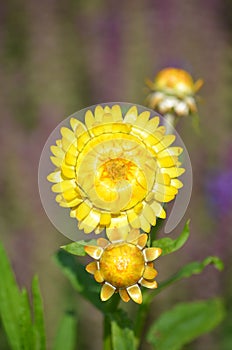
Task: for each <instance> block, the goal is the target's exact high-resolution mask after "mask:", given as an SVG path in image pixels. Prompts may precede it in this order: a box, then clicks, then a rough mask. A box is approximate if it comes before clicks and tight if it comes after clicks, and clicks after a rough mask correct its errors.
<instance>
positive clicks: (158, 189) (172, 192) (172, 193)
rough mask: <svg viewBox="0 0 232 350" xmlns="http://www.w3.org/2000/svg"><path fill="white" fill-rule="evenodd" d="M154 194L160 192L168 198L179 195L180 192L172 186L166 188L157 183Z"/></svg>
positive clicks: (153, 190)
mask: <svg viewBox="0 0 232 350" xmlns="http://www.w3.org/2000/svg"><path fill="white" fill-rule="evenodd" d="M152 192H155V193H156V192H159V193H161V194H163V195H167V196H175V195H176V194H177V193H178V190H177V189H176V188H175V187H172V186H165V185H161V184H158V183H156V184H155V186H154V187H153V189H152Z"/></svg>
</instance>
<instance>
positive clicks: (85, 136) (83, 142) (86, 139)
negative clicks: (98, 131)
mask: <svg viewBox="0 0 232 350" xmlns="http://www.w3.org/2000/svg"><path fill="white" fill-rule="evenodd" d="M91 132H92V129H91ZM89 140H91V136H90V134H89V133H88V132H85V133H83V134H81V135H80V136H79V137H78V139H77V149H78V151H79V152H81V151H82V149H83V147H84V146H85V145H86V143H87V142H89Z"/></svg>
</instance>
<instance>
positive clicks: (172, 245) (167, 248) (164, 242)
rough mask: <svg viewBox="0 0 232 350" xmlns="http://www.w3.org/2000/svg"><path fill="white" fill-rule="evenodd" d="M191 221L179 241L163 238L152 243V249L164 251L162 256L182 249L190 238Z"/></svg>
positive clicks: (186, 225) (187, 223)
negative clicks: (156, 248)
mask: <svg viewBox="0 0 232 350" xmlns="http://www.w3.org/2000/svg"><path fill="white" fill-rule="evenodd" d="M189 234H190V232H189V220H188V221H187V222H186V224H185V226H184V229H183V231H182V232H181V234H180V236H179V237H178V238H177V239H171V238H169V237H165V238H161V239H158V240H154V241H152V247H158V248H161V249H162V255H166V254H170V253H173V252H175V251H176V250H178V249H180V248H181V247H182V246H183V245H184V244H185V242H186V241H187V240H188V238H189Z"/></svg>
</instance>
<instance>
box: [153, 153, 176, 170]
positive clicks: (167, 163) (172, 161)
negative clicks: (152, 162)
mask: <svg viewBox="0 0 232 350" xmlns="http://www.w3.org/2000/svg"><path fill="white" fill-rule="evenodd" d="M177 161H178V157H176V156H171V157H164V158H158V159H157V163H158V166H159V167H160V168H170V167H172V166H174V165H176V163H177Z"/></svg>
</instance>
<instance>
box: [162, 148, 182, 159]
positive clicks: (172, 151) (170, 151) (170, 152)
mask: <svg viewBox="0 0 232 350" xmlns="http://www.w3.org/2000/svg"><path fill="white" fill-rule="evenodd" d="M182 152H183V148H181V147H169V148H167V149H165V150H163V151H161V152H159V158H162V157H168V156H177V157H178V156H180V155H181V153H182Z"/></svg>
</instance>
